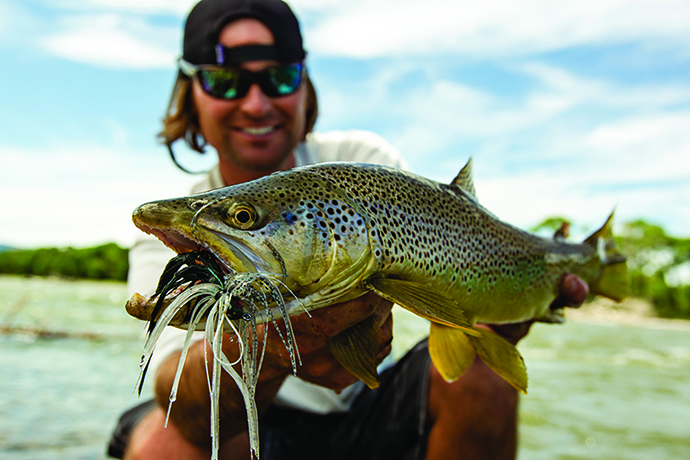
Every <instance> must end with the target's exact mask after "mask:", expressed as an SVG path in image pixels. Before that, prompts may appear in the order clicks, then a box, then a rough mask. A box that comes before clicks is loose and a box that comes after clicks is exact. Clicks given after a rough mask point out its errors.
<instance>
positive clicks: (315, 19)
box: [0, 0, 690, 459]
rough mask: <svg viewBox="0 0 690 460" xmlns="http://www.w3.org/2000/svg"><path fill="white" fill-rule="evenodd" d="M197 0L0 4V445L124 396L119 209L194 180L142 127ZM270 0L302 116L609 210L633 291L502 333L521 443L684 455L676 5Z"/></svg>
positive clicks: (688, 217) (493, 189)
mask: <svg viewBox="0 0 690 460" xmlns="http://www.w3.org/2000/svg"><path fill="white" fill-rule="evenodd" d="M193 4H194V1H193V0H21V1H20V0H2V2H0V56H1V57H2V61H3V65H2V68H3V70H2V71H1V72H0V85H2V87H3V88H4V89H3V91H2V92H0V203H2V205H1V210H2V218H0V251H1V252H0V273H5V275H2V276H0V330H1V331H2V332H3V334H2V335H1V336H0V344H1V350H2V353H0V361H1V362H0V369H2V370H1V371H0V375H2V378H1V379H0V395H2V396H1V397H0V457H2V458H17V459H19V458H46V459H48V458H51V459H54V458H101V457H103V456H104V454H103V452H104V450H105V440H106V439H107V437H108V435H109V432H110V429H111V428H112V426H113V424H114V422H115V419H116V418H117V416H118V415H119V412H120V411H121V410H122V409H123V408H125V407H127V406H128V405H131V404H133V403H134V402H136V398H134V397H133V396H132V390H133V387H134V383H135V380H136V375H137V372H138V360H139V355H140V352H141V347H142V342H141V334H140V333H141V329H142V327H143V326H142V325H141V324H139V323H138V322H137V321H135V320H133V319H130V318H128V317H127V315H126V313H125V312H124V308H123V304H124V302H125V300H126V296H127V295H126V291H125V288H124V284H123V281H124V279H125V276H126V270H127V265H126V255H127V248H128V247H129V245H131V243H132V242H133V241H134V238H135V237H136V235H137V230H136V229H135V228H134V226H133V225H132V224H131V220H130V215H131V212H132V210H133V209H134V208H135V207H136V206H137V205H139V204H141V203H143V202H145V201H148V200H152V199H158V198H164V197H170V196H177V195H181V194H185V193H186V192H187V190H188V189H189V187H190V186H191V184H192V183H194V182H197V181H198V180H199V177H198V176H190V175H187V174H184V173H182V172H180V171H179V170H177V169H176V168H175V167H174V165H173V164H172V162H171V161H170V160H169V158H168V153H167V151H166V150H165V148H164V147H162V146H161V145H159V144H158V143H157V141H156V133H157V132H158V130H159V129H160V120H161V118H162V116H163V113H164V111H165V109H166V107H167V103H168V98H169V95H170V92H171V89H172V84H173V81H174V78H175V75H176V70H175V60H176V59H177V57H178V56H179V53H180V48H181V37H182V27H183V21H184V18H185V17H186V14H187V13H188V11H189V9H190V8H191V6H192V5H193ZM289 4H290V6H291V7H292V8H293V10H294V11H295V13H296V14H297V16H298V18H299V19H300V22H301V24H302V30H303V35H304V40H305V47H306V49H307V51H308V60H307V65H308V67H309V71H310V74H311V76H312V79H313V81H314V83H315V86H316V89H317V91H318V94H319V99H320V118H319V122H318V124H317V130H333V129H340V130H345V129H366V130H371V131H374V132H377V133H379V134H381V135H382V136H384V137H385V138H386V139H388V140H389V141H390V142H391V143H393V144H394V145H395V146H396V147H397V148H398V149H399V150H400V151H401V152H402V154H403V155H404V156H405V157H406V158H407V160H408V161H409V163H410V165H411V167H412V170H413V171H414V172H417V173H419V174H422V175H424V176H427V177H429V178H432V179H435V180H439V181H443V182H448V181H450V180H451V179H452V178H453V177H454V176H455V174H456V173H457V171H459V169H460V168H461V167H462V165H464V163H465V162H466V161H467V159H468V158H469V157H470V156H473V157H474V166H475V184H476V187H477V194H478V197H479V200H480V202H481V203H482V204H483V205H484V206H486V207H487V208H488V209H489V210H491V211H492V212H494V213H495V214H496V215H497V216H498V217H500V218H501V219H503V220H505V221H507V222H510V223H512V224H515V225H517V226H519V227H522V228H525V229H531V230H534V231H540V232H543V233H545V234H547V233H549V232H551V231H552V230H553V228H554V227H557V226H558V225H559V223H560V221H562V220H563V219H565V220H568V221H570V222H571V224H572V235H573V239H581V238H583V237H584V236H586V234H587V233H588V232H590V231H592V230H594V229H595V228H597V227H598V226H599V225H601V224H602V223H603V222H604V220H605V219H606V217H607V216H608V214H609V213H610V212H611V210H612V209H614V208H616V222H617V225H616V227H615V230H616V233H617V234H618V235H619V236H620V241H619V242H620V244H621V246H622V247H623V249H624V251H625V252H626V254H627V255H628V256H629V257H630V260H631V262H630V268H631V271H632V274H633V292H634V294H635V298H634V299H633V300H632V301H630V302H627V303H625V304H623V305H609V304H603V303H601V302H599V301H597V302H596V303H595V304H593V305H590V306H587V307H585V308H584V309H583V311H582V312H578V313H576V314H574V315H571V316H572V317H573V318H572V321H570V322H569V323H568V324H566V325H565V326H557V327H556V326H554V327H551V326H538V327H536V328H534V330H533V332H532V333H531V334H530V336H529V337H528V339H527V340H526V341H525V343H524V344H522V345H521V351H522V352H523V354H524V355H525V358H526V361H527V365H528V368H529V371H530V387H531V392H530V395H528V396H527V397H525V398H523V402H522V409H521V420H522V425H521V450H520V458H521V459H533V458H544V459H554V458H562V459H568V458H601V459H604V458H606V459H610V458H626V459H632V458H649V457H650V456H651V455H654V458H661V459H672V458H673V459H676V458H690V445H688V443H687V439H690V425H688V424H687V423H686V422H684V421H685V420H687V414H688V413H690V326H688V323H687V322H685V321H682V320H679V319H671V318H686V319H687V318H690V287H689V285H690V263H689V262H688V259H690V155H689V154H688V152H690V77H689V75H690V27H688V24H690V4H688V2H687V1H686V0H634V1H631V0H627V1H618V0H609V1H606V2H601V1H593V0H579V1H576V2H575V1H562V2H552V1H529V0H519V1H486V2H479V3H478V2H458V1H457V0H453V1H450V0H426V1H420V0H414V1H407V0H396V1H393V0H367V1H364V0H318V1H317V0H295V1H291V2H289ZM178 151H179V152H180V155H181V160H182V162H183V163H184V164H185V166H187V167H189V168H191V169H194V170H199V171H202V170H204V169H206V168H208V167H209V165H210V164H211V163H212V160H213V154H212V153H208V154H206V155H205V157H204V156H198V155H196V154H193V153H191V152H185V151H184V149H183V148H182V147H181V146H180V147H178ZM31 275H40V276H31ZM86 279H90V280H86ZM94 280H96V281H94ZM659 317H663V318H665V319H661V318H659ZM396 327H398V328H400V329H399V331H398V332H396V337H397V338H398V340H399V341H401V342H402V341H404V340H413V339H414V338H415V337H416V334H420V333H422V334H423V333H424V331H421V332H420V331H415V330H407V329H405V325H404V324H401V325H396Z"/></svg>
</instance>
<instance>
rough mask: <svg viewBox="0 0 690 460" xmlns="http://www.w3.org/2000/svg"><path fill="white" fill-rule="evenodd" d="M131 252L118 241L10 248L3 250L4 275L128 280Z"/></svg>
mask: <svg viewBox="0 0 690 460" xmlns="http://www.w3.org/2000/svg"><path fill="white" fill-rule="evenodd" d="M128 252H129V250H128V249H125V248H121V247H120V246H118V245H117V244H115V243H108V244H103V245H100V246H94V247H90V248H80V249H77V248H72V247H68V248H40V249H8V250H5V251H2V252H0V274H14V275H37V276H59V277H64V278H85V279H96V280H117V281H126V280H127V270H128V267H129V264H128V261H127V255H128Z"/></svg>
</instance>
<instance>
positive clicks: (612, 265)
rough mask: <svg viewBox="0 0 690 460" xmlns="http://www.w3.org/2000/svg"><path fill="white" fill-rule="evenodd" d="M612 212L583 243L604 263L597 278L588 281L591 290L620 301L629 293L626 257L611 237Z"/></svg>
mask: <svg viewBox="0 0 690 460" xmlns="http://www.w3.org/2000/svg"><path fill="white" fill-rule="evenodd" d="M613 214H614V213H613V212H612V213H611V215H610V216H609V218H608V219H607V220H606V222H605V223H604V225H603V226H602V227H601V228H600V229H599V230H597V231H596V232H594V233H592V234H591V235H590V236H589V237H588V238H587V239H586V240H585V241H584V244H588V245H590V246H592V247H593V248H594V249H595V250H596V251H597V252H598V253H599V257H600V258H601V261H602V262H603V264H604V269H603V270H602V272H601V276H599V279H597V280H596V281H594V282H592V283H590V286H589V287H590V290H591V292H592V293H593V294H599V295H602V296H604V297H608V298H610V299H613V300H615V301H618V302H620V301H621V300H623V299H625V298H626V297H628V295H629V294H630V286H629V280H628V266H627V261H626V258H625V256H624V255H623V254H621V253H620V252H619V251H618V247H617V246H616V242H615V241H614V239H613Z"/></svg>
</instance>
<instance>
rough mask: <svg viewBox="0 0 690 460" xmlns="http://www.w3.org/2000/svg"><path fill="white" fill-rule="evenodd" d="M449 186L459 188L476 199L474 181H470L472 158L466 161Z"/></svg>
mask: <svg viewBox="0 0 690 460" xmlns="http://www.w3.org/2000/svg"><path fill="white" fill-rule="evenodd" d="M451 185H455V186H457V187H460V188H461V189H463V190H464V191H466V192H467V193H469V194H470V195H472V196H473V197H474V199H475V200H476V199H477V192H476V191H475V190H474V180H473V179H472V157H470V158H469V160H467V164H465V166H464V167H463V168H462V169H461V170H460V172H459V173H458V175H457V176H455V179H453V182H451Z"/></svg>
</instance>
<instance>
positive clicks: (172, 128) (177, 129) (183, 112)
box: [158, 71, 319, 172]
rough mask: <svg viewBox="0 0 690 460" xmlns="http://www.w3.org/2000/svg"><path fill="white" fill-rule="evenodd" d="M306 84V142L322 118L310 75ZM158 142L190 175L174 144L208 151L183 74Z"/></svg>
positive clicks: (178, 81)
mask: <svg viewBox="0 0 690 460" xmlns="http://www.w3.org/2000/svg"><path fill="white" fill-rule="evenodd" d="M304 83H305V85H306V89H307V110H306V113H305V118H306V123H305V130H304V136H303V137H302V140H304V138H305V137H306V135H307V134H308V133H310V132H311V131H312V130H313V129H314V125H315V124H316V118H317V117H318V115H319V103H318V100H317V98H316V89H315V88H314V85H313V84H312V82H311V79H310V78H309V74H306V75H305V78H304ZM158 139H159V140H160V141H161V142H162V143H163V144H165V145H166V146H167V147H168V150H169V151H170V156H171V157H172V160H173V161H174V162H175V164H176V165H177V166H178V167H179V168H180V169H182V170H183V171H186V172H189V171H187V170H186V169H185V168H184V167H182V166H181V165H180V164H179V163H178V162H177V160H176V159H175V154H174V153H173V150H172V144H173V143H174V142H175V141H177V140H178V139H184V141H185V143H186V144H187V145H188V146H189V148H191V149H192V150H195V151H197V152H199V153H204V152H205V151H206V141H205V140H204V137H203V136H202V135H201V128H200V127H199V118H198V117H197V114H196V110H195V108H194V101H193V99H192V79H191V78H189V77H188V76H186V75H185V74H183V73H182V72H181V71H179V72H178V73H177V79H176V80H175V85H174V86H173V91H172V96H171V97H170V103H169V104H168V109H167V110H166V112H165V117H163V129H162V130H161V132H160V133H158Z"/></svg>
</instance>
